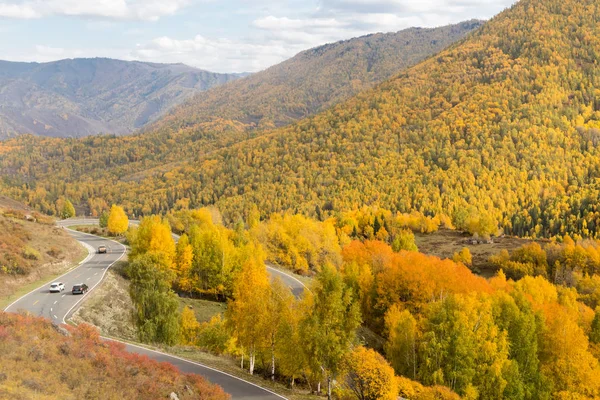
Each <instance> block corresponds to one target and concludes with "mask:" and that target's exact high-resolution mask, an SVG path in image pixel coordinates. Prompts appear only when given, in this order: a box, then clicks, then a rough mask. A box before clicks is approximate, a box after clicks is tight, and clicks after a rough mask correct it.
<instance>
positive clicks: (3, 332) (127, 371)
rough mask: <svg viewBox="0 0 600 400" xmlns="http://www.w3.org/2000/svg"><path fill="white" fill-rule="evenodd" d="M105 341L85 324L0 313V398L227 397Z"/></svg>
mask: <svg viewBox="0 0 600 400" xmlns="http://www.w3.org/2000/svg"><path fill="white" fill-rule="evenodd" d="M124 347H125V346H124V345H122V344H120V343H114V342H108V343H104V342H102V341H101V340H100V338H99V336H98V333H97V332H96V331H95V330H94V328H91V327H90V326H89V325H85V324H83V325H81V326H79V327H77V328H72V327H67V328H56V327H55V326H53V325H52V324H51V323H50V322H49V321H47V320H44V319H43V318H34V317H31V316H22V315H16V314H7V313H1V312H0V351H1V352H2V372H1V373H0V398H5V399H33V398H35V399H54V398H56V397H57V396H60V398H62V399H77V398H86V399H91V398H102V399H166V398H169V396H170V394H171V393H175V394H176V395H177V397H178V398H180V399H215V400H217V399H227V398H229V396H228V395H226V394H225V393H224V392H223V391H222V390H221V388H220V387H218V386H215V385H212V384H209V383H207V382H206V381H205V380H204V379H203V378H201V377H200V376H197V375H184V374H182V373H180V372H179V371H177V369H176V368H175V367H173V366H171V365H169V364H159V363H157V362H155V361H151V360H149V359H148V358H146V357H142V356H138V355H133V354H129V353H127V352H126V351H125V350H124Z"/></svg>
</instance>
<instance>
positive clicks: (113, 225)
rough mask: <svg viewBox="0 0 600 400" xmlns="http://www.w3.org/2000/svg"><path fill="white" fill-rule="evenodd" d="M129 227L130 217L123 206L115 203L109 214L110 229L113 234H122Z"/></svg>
mask: <svg viewBox="0 0 600 400" xmlns="http://www.w3.org/2000/svg"><path fill="white" fill-rule="evenodd" d="M128 227H129V218H127V215H126V214H125V211H124V210H123V207H121V206H117V205H116V204H113V206H112V207H111V209H110V215H109V216H108V231H109V232H110V233H111V234H113V235H122V234H123V233H125V232H126V231H127V228H128Z"/></svg>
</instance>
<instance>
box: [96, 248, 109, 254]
mask: <svg viewBox="0 0 600 400" xmlns="http://www.w3.org/2000/svg"><path fill="white" fill-rule="evenodd" d="M106 250H107V249H106V246H99V247H98V254H102V253H106Z"/></svg>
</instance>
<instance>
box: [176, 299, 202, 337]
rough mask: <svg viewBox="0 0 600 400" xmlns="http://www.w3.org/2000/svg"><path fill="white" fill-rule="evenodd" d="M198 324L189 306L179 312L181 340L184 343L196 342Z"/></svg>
mask: <svg viewBox="0 0 600 400" xmlns="http://www.w3.org/2000/svg"><path fill="white" fill-rule="evenodd" d="M199 328H200V324H199V323H198V321H197V320H196V315H195V314H194V310H193V309H192V308H191V307H185V308H184V309H183V311H182V312H181V342H182V344H184V345H193V344H196V339H197V336H198V329H199Z"/></svg>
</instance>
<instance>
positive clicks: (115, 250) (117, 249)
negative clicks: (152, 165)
mask: <svg viewBox="0 0 600 400" xmlns="http://www.w3.org/2000/svg"><path fill="white" fill-rule="evenodd" d="M132 223H135V222H133V221H132ZM97 224H98V220H93V219H85V220H84V219H72V220H65V221H60V222H59V223H58V225H59V226H63V227H66V226H74V225H97ZM65 229H66V228H65ZM68 231H69V233H70V234H71V236H73V237H74V238H75V239H76V240H78V241H79V242H80V243H82V244H83V245H84V246H85V247H86V248H87V249H88V250H89V251H90V255H89V256H88V257H87V258H86V259H85V260H84V261H83V262H82V263H81V264H80V265H79V266H78V267H76V268H74V269H72V270H71V271H69V272H67V273H66V274H64V275H62V276H60V277H59V278H56V279H54V281H53V282H62V283H64V285H65V291H64V292H62V293H50V292H49V290H48V287H49V285H50V282H48V283H47V284H45V285H44V286H42V287H40V288H38V289H35V290H33V291H32V292H30V293H28V294H26V295H25V296H23V297H21V298H20V299H18V300H17V301H15V302H14V303H12V304H11V305H9V306H8V307H7V308H6V309H5V310H4V311H6V312H17V311H19V310H26V311H29V312H31V313H32V314H35V315H40V316H43V317H46V318H48V319H50V320H52V321H53V322H56V323H65V321H66V320H67V319H68V318H69V317H70V316H71V315H72V313H73V312H74V311H75V310H76V309H77V307H78V306H79V305H80V304H81V302H82V301H83V300H84V299H85V298H86V297H87V295H88V294H89V292H88V294H85V295H72V294H71V292H70V290H71V288H72V287H73V285H75V284H78V283H85V284H87V285H88V286H89V288H90V292H91V291H92V290H93V289H94V288H95V287H96V286H97V285H99V284H100V282H101V281H102V279H103V278H104V275H105V274H106V271H107V270H108V268H110V267H111V266H112V265H113V264H114V263H115V262H117V261H118V260H120V259H121V258H122V257H123V256H124V255H125V254H126V251H127V249H126V248H125V246H123V245H122V244H120V243H117V242H114V241H112V240H109V239H104V238H101V237H98V236H94V235H89V234H85V233H81V232H77V231H74V230H70V229H69V230H68ZM175 236H176V235H175ZM177 238H178V237H177ZM101 245H104V246H106V247H107V248H108V252H107V253H106V254H96V252H95V249H97V248H98V246H101ZM267 269H268V270H269V273H270V274H271V277H274V276H277V277H279V278H280V279H281V280H282V281H283V282H284V283H285V284H287V285H288V286H289V287H290V289H291V290H292V292H293V293H294V294H295V295H296V296H299V295H300V294H301V293H302V291H303V290H304V288H305V286H304V285H303V284H302V282H300V281H299V280H298V279H296V278H294V277H293V276H290V275H287V274H285V273H283V272H281V271H279V270H277V269H275V268H273V267H271V266H267ZM108 340H112V339H108ZM125 345H126V348H127V350H128V351H130V352H132V353H138V354H143V355H147V356H148V357H150V358H152V359H155V360H157V361H162V362H168V363H170V364H173V365H175V366H176V367H177V368H179V369H180V370H181V371H183V372H186V373H194V374H198V375H202V376H204V377H205V378H207V379H208V380H209V381H210V382H212V383H215V384H218V385H219V386H221V387H222V388H223V390H225V391H226V392H227V393H229V394H230V395H231V398H232V399H234V400H237V399H240V400H242V399H243V400H250V399H265V400H275V399H282V398H283V399H285V398H284V397H282V396H280V395H278V394H275V393H273V392H270V391H269V390H267V389H264V388H261V387H259V386H257V385H255V384H253V383H250V382H247V381H244V380H242V379H240V378H237V377H234V376H232V375H229V374H227V373H224V372H221V371H217V370H215V369H213V368H210V367H207V366H205V365H201V364H198V363H195V362H192V361H188V360H184V359H182V358H179V357H175V356H171V355H168V354H165V353H161V352H157V351H153V350H149V349H146V348H144V347H140V346H135V345H131V344H125Z"/></svg>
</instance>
